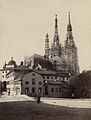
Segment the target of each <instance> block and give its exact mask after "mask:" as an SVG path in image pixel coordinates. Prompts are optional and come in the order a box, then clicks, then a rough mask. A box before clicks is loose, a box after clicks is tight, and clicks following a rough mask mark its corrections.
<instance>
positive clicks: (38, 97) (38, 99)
mask: <svg viewBox="0 0 91 120" xmlns="http://www.w3.org/2000/svg"><path fill="white" fill-rule="evenodd" d="M37 103H40V95H38V96H37Z"/></svg>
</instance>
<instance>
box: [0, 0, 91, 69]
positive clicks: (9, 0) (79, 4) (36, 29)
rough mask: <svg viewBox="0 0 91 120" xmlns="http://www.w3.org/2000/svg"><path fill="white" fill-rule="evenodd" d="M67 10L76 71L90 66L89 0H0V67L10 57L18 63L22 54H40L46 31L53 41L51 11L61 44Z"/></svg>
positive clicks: (90, 3) (90, 31)
mask: <svg viewBox="0 0 91 120" xmlns="http://www.w3.org/2000/svg"><path fill="white" fill-rule="evenodd" d="M69 11H70V12H71V22H72V26H73V36H74V40H75V43H76V46H77V47H78V58H79V66H80V70H88V69H91V68H90V66H91V0H0V66H2V65H3V64H4V62H5V61H6V62H8V61H9V60H10V58H11V57H12V56H13V57H14V60H16V62H17V63H18V64H19V63H20V61H21V60H23V59H24V55H29V56H31V55H32V54H34V53H38V54H41V55H44V41H45V35H46V33H49V39H50V44H51V43H52V41H53V35H54V19H55V14H57V15H58V25H59V35H60V43H61V44H64V40H65V39H66V33H67V31H66V28H67V24H68V12H69Z"/></svg>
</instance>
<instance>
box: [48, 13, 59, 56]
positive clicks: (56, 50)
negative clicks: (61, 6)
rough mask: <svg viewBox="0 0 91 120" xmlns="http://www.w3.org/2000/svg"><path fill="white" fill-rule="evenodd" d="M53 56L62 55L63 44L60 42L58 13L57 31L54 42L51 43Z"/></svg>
mask: <svg viewBox="0 0 91 120" xmlns="http://www.w3.org/2000/svg"><path fill="white" fill-rule="evenodd" d="M50 54H51V56H60V55H61V44H60V43H59V34H58V19H57V15H56V16H55V31H54V38H53V43H52V45H51V53H50Z"/></svg>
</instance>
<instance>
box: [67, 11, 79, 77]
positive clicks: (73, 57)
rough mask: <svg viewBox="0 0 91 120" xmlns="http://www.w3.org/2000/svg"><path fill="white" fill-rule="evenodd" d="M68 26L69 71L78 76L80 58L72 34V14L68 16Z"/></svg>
mask: <svg viewBox="0 0 91 120" xmlns="http://www.w3.org/2000/svg"><path fill="white" fill-rule="evenodd" d="M68 19H69V22H68V25H67V36H66V40H65V59H66V63H67V69H68V71H69V72H70V73H72V74H74V75H75V74H78V72H79V67H78V56H77V47H76V46H75V41H74V38H73V34H72V25H71V20H70V12H69V14H68Z"/></svg>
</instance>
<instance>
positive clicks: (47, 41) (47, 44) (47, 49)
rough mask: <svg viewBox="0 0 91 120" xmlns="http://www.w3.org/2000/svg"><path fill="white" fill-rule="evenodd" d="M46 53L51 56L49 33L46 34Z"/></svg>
mask: <svg viewBox="0 0 91 120" xmlns="http://www.w3.org/2000/svg"><path fill="white" fill-rule="evenodd" d="M45 55H46V57H47V58H49V35H48V33H47V34H46V38H45Z"/></svg>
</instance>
